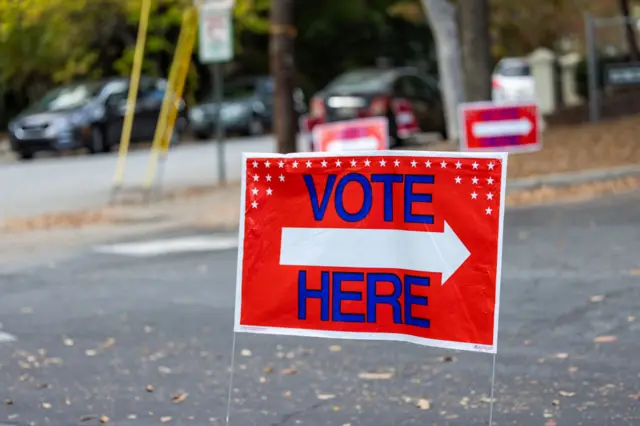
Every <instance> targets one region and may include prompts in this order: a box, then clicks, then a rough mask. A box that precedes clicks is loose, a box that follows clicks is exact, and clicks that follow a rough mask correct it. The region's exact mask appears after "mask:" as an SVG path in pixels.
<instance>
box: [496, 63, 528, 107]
mask: <svg viewBox="0 0 640 426" xmlns="http://www.w3.org/2000/svg"><path fill="white" fill-rule="evenodd" d="M491 98H492V99H493V101H495V102H527V101H533V100H535V84H534V80H533V76H532V75H531V68H530V66H529V63H528V62H527V60H526V59H525V58H504V59H501V60H500V61H499V62H498V63H497V64H496V67H495V69H494V71H493V76H492V96H491Z"/></svg>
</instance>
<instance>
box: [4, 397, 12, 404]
mask: <svg viewBox="0 0 640 426" xmlns="http://www.w3.org/2000/svg"><path fill="white" fill-rule="evenodd" d="M4 405H13V399H9V398H7V399H5V400H4Z"/></svg>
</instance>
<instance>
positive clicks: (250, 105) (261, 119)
mask: <svg viewBox="0 0 640 426" xmlns="http://www.w3.org/2000/svg"><path fill="white" fill-rule="evenodd" d="M273 92H274V82H273V78H272V77H269V76H260V77H245V78H241V79H237V80H233V81H231V82H230V83H228V84H226V85H225V87H224V92H223V102H222V109H221V110H220V119H221V120H222V123H223V125H224V127H225V130H226V131H227V132H229V133H241V134H244V135H260V134H263V133H264V132H265V131H267V130H268V129H271V127H272V125H273ZM294 98H295V104H296V111H297V112H298V114H299V115H301V114H304V112H305V111H306V105H305V102H304V96H303V94H302V91H301V90H299V89H297V90H296V93H295V95H294ZM216 108H217V107H216V104H215V103H214V101H213V99H212V98H208V99H207V100H206V101H205V102H203V103H200V104H198V105H196V106H194V107H192V108H191V109H190V111H189V123H190V125H191V129H192V131H193V133H194V134H195V136H196V137H197V138H199V139H209V138H211V137H212V136H213V134H214V132H215V117H216V112H217V111H216Z"/></svg>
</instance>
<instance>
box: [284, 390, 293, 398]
mask: <svg viewBox="0 0 640 426" xmlns="http://www.w3.org/2000/svg"><path fill="white" fill-rule="evenodd" d="M282 396H286V397H287V398H289V397H290V396H291V391H286V392H283V393H282Z"/></svg>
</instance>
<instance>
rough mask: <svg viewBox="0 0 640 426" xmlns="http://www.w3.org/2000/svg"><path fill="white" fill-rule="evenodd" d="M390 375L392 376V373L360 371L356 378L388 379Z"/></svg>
mask: <svg viewBox="0 0 640 426" xmlns="http://www.w3.org/2000/svg"><path fill="white" fill-rule="evenodd" d="M391 377H393V373H388V372H387V373H369V372H366V371H365V372H362V373H360V374H358V378H360V379H363V380H389V379H390V378H391Z"/></svg>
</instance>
